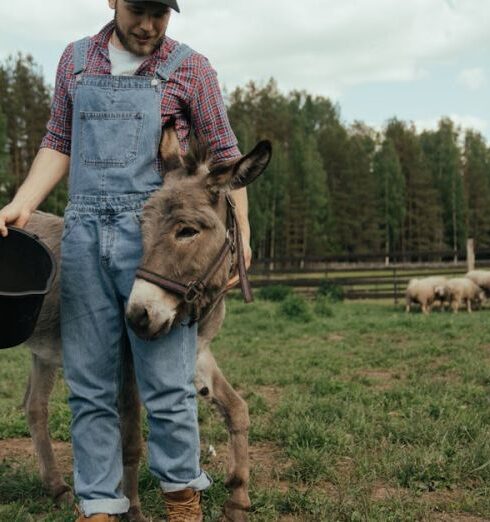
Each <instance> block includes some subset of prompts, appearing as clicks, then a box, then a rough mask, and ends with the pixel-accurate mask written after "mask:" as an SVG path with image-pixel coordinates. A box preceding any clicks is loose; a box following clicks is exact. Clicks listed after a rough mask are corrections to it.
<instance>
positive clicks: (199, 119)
mask: <svg viewBox="0 0 490 522" xmlns="http://www.w3.org/2000/svg"><path fill="white" fill-rule="evenodd" d="M190 119H191V121H192V123H193V126H194V132H195V133H196V137H197V139H198V141H200V142H201V143H207V144H209V147H210V149H211V152H212V156H213V159H214V161H217V162H219V161H224V160H229V159H233V158H236V157H239V156H240V150H239V149H238V142H237V139H236V136H235V134H234V132H233V130H232V129H231V126H230V122H229V120H228V114H227V112H226V107H225V103H224V100H223V96H222V94H221V89H220V85H219V82H218V76H217V74H216V71H215V70H214V69H213V68H212V67H211V64H210V63H209V61H208V60H207V58H204V57H202V60H201V67H200V71H199V74H198V79H197V82H196V86H195V91H194V95H193V97H192V99H191V101H190Z"/></svg>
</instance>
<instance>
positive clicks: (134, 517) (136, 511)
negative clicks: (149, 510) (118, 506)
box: [123, 506, 149, 522]
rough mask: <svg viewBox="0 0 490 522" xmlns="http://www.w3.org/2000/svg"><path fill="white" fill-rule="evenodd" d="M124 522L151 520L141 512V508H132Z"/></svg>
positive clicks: (146, 521) (147, 521) (145, 521)
mask: <svg viewBox="0 0 490 522" xmlns="http://www.w3.org/2000/svg"><path fill="white" fill-rule="evenodd" d="M123 520H125V521H126V522H149V520H148V519H147V518H146V517H145V516H144V515H143V513H142V512H141V508H140V507H139V506H133V507H130V508H129V511H128V512H127V513H126V515H125V516H124V518H123Z"/></svg>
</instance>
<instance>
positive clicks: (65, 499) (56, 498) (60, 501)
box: [53, 484, 75, 507]
mask: <svg viewBox="0 0 490 522" xmlns="http://www.w3.org/2000/svg"><path fill="white" fill-rule="evenodd" d="M53 502H54V503H55V504H56V505H57V506H61V507H63V506H65V507H66V506H68V507H71V506H73V505H74V504H75V497H74V496H73V493H72V491H71V488H70V486H68V484H64V485H62V486H60V487H59V488H58V489H57V490H56V491H55V492H54V493H53Z"/></svg>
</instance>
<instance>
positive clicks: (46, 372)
mask: <svg viewBox="0 0 490 522" xmlns="http://www.w3.org/2000/svg"><path fill="white" fill-rule="evenodd" d="M57 369H58V366H57V365H54V364H50V363H48V362H46V361H44V360H42V359H41V358H40V357H39V356H37V355H35V354H32V368H31V374H30V377H29V382H28V385H27V390H26V394H25V399H24V407H25V412H26V416H27V423H28V424H29V430H30V432H31V437H32V442H33V443H34V448H35V450H36V454H37V456H38V459H39V470H40V474H41V480H42V483H43V486H44V487H45V488H46V490H47V491H48V493H49V495H51V497H52V498H53V500H54V501H55V502H56V503H60V504H62V503H63V504H72V503H73V495H72V493H71V489H70V486H68V484H67V483H66V482H65V480H64V479H63V476H62V475H61V473H60V471H59V469H58V465H57V463H56V458H55V456H54V453H53V447H52V445H51V439H50V437H49V432H48V401H49V396H50V395H51V392H52V390H53V386H54V383H55V380H56V373H57Z"/></svg>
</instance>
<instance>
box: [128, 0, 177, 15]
mask: <svg viewBox="0 0 490 522" xmlns="http://www.w3.org/2000/svg"><path fill="white" fill-rule="evenodd" d="M126 1H127V2H134V3H136V2H155V3H157V4H165V5H168V6H169V7H171V8H172V9H174V10H175V11H177V12H178V13H180V9H179V6H178V5H177V0H126Z"/></svg>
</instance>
